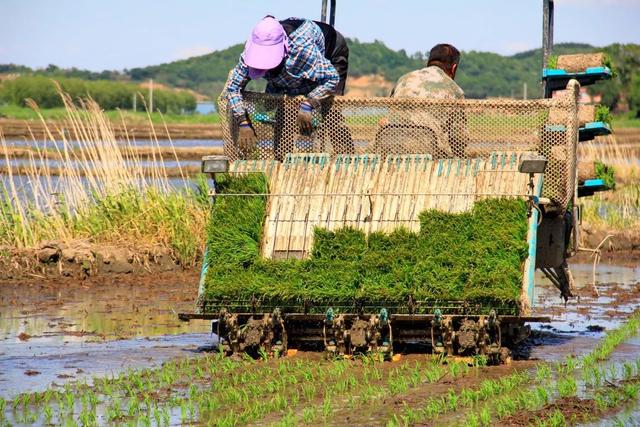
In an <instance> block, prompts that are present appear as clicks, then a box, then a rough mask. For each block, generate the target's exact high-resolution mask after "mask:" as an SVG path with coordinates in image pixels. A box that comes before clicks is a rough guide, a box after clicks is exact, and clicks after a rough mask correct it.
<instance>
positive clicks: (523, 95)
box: [522, 82, 527, 99]
mask: <svg viewBox="0 0 640 427" xmlns="http://www.w3.org/2000/svg"><path fill="white" fill-rule="evenodd" d="M522 91H523V94H522V99H527V82H524V87H523V88H522Z"/></svg>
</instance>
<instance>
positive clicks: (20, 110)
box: [0, 105, 220, 125]
mask: <svg viewBox="0 0 640 427" xmlns="http://www.w3.org/2000/svg"><path fill="white" fill-rule="evenodd" d="M38 113H40V114H41V115H42V117H43V118H44V119H45V120H64V119H65V118H67V109H66V108H45V109H40V110H39V112H36V111H34V110H33V109H31V108H27V107H19V106H16V105H0V119H1V118H8V119H19V120H40V116H39V114H38ZM103 114H104V116H105V117H107V118H108V119H109V120H110V121H113V122H121V121H122V120H124V121H125V122H127V123H147V122H148V121H149V116H150V117H151V122H152V123H154V124H158V125H162V124H164V123H167V124H174V123H177V124H216V123H220V116H219V115H218V114H217V113H212V114H195V113H194V114H170V113H168V114H162V113H158V112H155V113H151V114H150V115H147V113H146V112H145V111H137V112H134V111H131V110H111V111H104V112H103Z"/></svg>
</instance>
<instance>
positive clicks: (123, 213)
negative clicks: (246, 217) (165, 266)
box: [0, 93, 207, 263]
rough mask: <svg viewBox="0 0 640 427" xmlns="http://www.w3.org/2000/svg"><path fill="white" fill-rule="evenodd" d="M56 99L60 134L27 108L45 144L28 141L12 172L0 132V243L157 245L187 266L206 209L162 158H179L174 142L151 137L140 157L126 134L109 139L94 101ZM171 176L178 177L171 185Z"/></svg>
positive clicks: (107, 124)
mask: <svg viewBox="0 0 640 427" xmlns="http://www.w3.org/2000/svg"><path fill="white" fill-rule="evenodd" d="M60 95H61V97H62V99H63V101H64V104H65V108H66V111H67V117H66V119H65V123H64V128H65V129H66V131H62V130H61V128H59V129H52V128H51V125H48V124H47V123H46V122H45V121H44V118H43V117H42V115H41V114H40V113H39V111H38V108H37V105H35V103H33V101H30V102H29V104H30V106H31V108H33V109H34V110H35V111H36V112H38V115H39V118H40V121H41V123H42V124H43V126H44V127H45V129H46V134H47V138H45V139H44V140H43V141H35V138H33V140H34V142H36V143H35V144H34V147H35V148H34V149H33V150H29V152H28V153H27V161H26V162H22V164H21V165H20V167H19V168H17V167H16V164H15V163H13V160H15V159H14V158H13V157H12V156H11V152H12V150H10V149H9V147H8V145H7V143H6V141H5V138H4V137H3V136H2V135H1V134H0V146H1V150H2V151H1V153H2V155H1V156H0V158H2V157H4V163H5V166H4V167H3V170H4V172H5V173H6V175H5V178H4V179H3V180H2V181H0V245H5V246H9V247H16V248H30V247H36V246H38V245H39V244H41V243H42V242H45V241H49V240H62V241H66V242H70V241H73V240H76V239H85V240H86V239H89V240H91V241H93V242H94V243H107V242H108V243H116V244H121V245H126V246H128V247H132V248H135V247H140V246H143V245H154V244H161V245H164V246H167V247H169V248H171V249H173V250H174V254H175V256H176V258H177V259H179V260H180V261H182V262H183V263H194V262H195V261H196V260H197V258H198V257H199V253H200V252H201V248H202V246H203V241H204V235H203V230H204V223H205V220H206V216H207V203H206V198H204V197H198V194H196V192H194V191H193V190H189V187H191V186H192V183H190V182H189V181H188V180H187V175H186V173H185V171H184V170H183V169H182V168H181V167H180V165H178V166H177V167H172V168H171V169H172V170H171V172H173V173H169V171H168V168H166V167H165V159H166V158H167V157H168V156H167V152H169V153H168V154H169V155H170V159H171V160H174V159H175V160H177V159H178V157H177V154H176V152H175V149H174V148H173V144H172V143H170V147H169V148H167V147H161V146H160V145H159V142H158V139H157V137H156V136H155V133H154V134H153V135H152V139H151V142H150V145H151V146H150V147H148V148H146V149H145V151H144V153H141V150H139V147H135V146H134V141H133V140H132V139H130V138H129V136H128V135H126V136H125V138H124V140H118V139H116V137H115V134H114V131H113V127H112V124H111V122H110V121H109V120H108V119H107V118H106V116H105V115H104V114H103V112H102V111H101V109H100V107H99V105H97V104H96V103H95V102H94V101H93V100H91V99H86V100H82V101H80V103H79V105H75V104H74V103H73V102H72V100H71V99H70V98H69V96H67V95H66V94H64V93H61V94H60ZM150 123H151V122H150ZM151 129H153V126H151ZM72 141H73V143H74V144H75V145H76V146H74V145H73V144H72ZM51 153H53V155H51ZM52 157H53V158H55V159H56V162H57V163H58V164H57V165H56V166H55V167H53V166H51V164H50V162H49V160H50V159H51V158H52ZM148 160H151V162H148ZM143 161H145V164H143ZM18 172H19V174H18ZM54 172H55V173H56V174H57V176H56V175H55V174H54ZM170 175H173V176H176V175H178V176H179V179H178V180H177V181H178V183H177V185H175V186H174V185H173V184H172V182H171V181H170ZM174 182H175V180H174Z"/></svg>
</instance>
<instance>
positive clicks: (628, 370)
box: [622, 362, 634, 381]
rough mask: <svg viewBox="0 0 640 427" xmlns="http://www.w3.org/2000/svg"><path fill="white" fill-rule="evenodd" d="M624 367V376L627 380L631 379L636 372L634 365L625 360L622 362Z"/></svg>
mask: <svg viewBox="0 0 640 427" xmlns="http://www.w3.org/2000/svg"><path fill="white" fill-rule="evenodd" d="M622 368H623V371H624V373H623V378H624V379H625V380H627V381H628V380H630V379H631V377H632V376H633V374H634V369H633V365H632V364H631V362H624V363H623V364H622Z"/></svg>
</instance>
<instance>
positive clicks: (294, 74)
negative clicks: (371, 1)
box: [226, 20, 340, 117]
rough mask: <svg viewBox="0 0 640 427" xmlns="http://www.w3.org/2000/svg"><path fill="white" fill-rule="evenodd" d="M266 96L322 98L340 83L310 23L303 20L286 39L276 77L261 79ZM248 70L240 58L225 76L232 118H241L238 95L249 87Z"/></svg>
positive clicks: (242, 111) (316, 29)
mask: <svg viewBox="0 0 640 427" xmlns="http://www.w3.org/2000/svg"><path fill="white" fill-rule="evenodd" d="M265 78H266V79H267V90H266V91H267V92H268V93H278V94H287V95H289V96H295V95H307V97H309V98H312V99H319V98H324V97H326V96H328V95H330V94H332V93H333V91H334V89H335V87H336V86H337V84H338V82H339V81H340V77H339V76H338V72H337V71H336V69H335V68H334V67H333V65H332V64H331V62H329V60H328V59H327V58H325V56H324V35H323V34H322V30H321V29H320V27H319V26H318V25H317V24H315V23H314V22H313V21H310V20H305V21H304V23H303V24H302V25H300V27H298V28H297V29H296V30H295V31H294V32H292V33H291V34H290V35H289V53H288V56H287V58H286V60H285V64H284V67H283V68H282V71H281V72H280V74H278V75H277V76H275V77H270V76H269V75H267V76H265ZM249 80H250V79H249V67H248V66H247V65H246V64H245V63H244V54H242V55H240V61H239V62H238V65H236V66H235V67H234V68H233V70H231V72H230V73H229V78H228V80H227V84H226V97H227V99H228V101H229V107H230V108H231V111H232V112H233V115H234V116H236V117H238V116H242V115H244V114H245V108H244V104H243V101H242V91H243V90H244V88H245V86H246V85H247V83H249Z"/></svg>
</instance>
